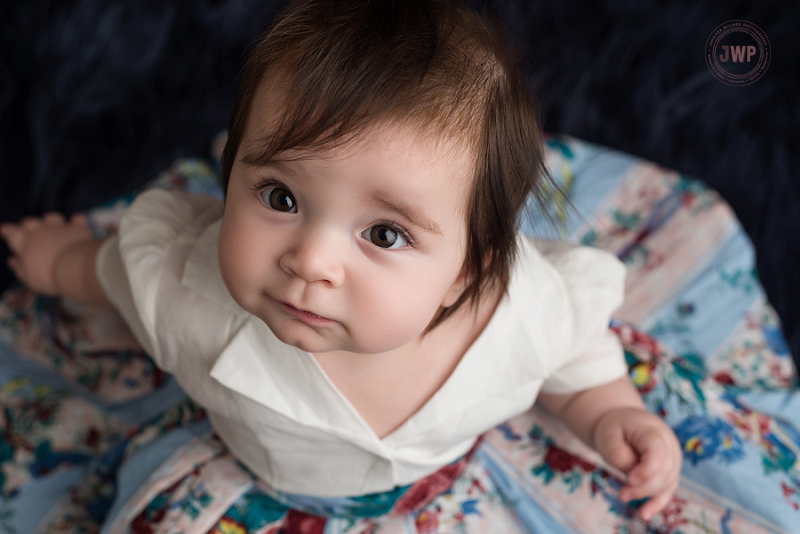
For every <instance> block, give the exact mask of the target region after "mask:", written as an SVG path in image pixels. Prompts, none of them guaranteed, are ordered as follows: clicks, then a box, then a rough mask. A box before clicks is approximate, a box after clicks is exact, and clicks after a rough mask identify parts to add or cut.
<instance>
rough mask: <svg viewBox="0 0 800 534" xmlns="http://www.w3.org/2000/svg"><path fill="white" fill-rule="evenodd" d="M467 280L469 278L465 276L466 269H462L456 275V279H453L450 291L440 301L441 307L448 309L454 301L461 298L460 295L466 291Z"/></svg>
mask: <svg viewBox="0 0 800 534" xmlns="http://www.w3.org/2000/svg"><path fill="white" fill-rule="evenodd" d="M469 279H470V277H469V276H468V275H467V269H466V267H462V269H461V273H460V274H459V275H458V278H456V279H455V281H454V282H453V285H452V286H450V289H449V290H448V291H447V293H446V294H445V296H444V298H443V299H442V307H443V308H449V307H450V306H452V305H453V304H455V303H456V301H457V300H458V299H459V298H460V297H461V294H462V293H463V292H464V290H465V289H467V286H469Z"/></svg>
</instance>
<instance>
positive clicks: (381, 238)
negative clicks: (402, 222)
mask: <svg viewBox="0 0 800 534" xmlns="http://www.w3.org/2000/svg"><path fill="white" fill-rule="evenodd" d="M361 237H363V238H364V239H366V240H367V241H370V242H372V244H374V245H377V246H379V247H381V248H386V249H393V248H400V247H402V246H405V245H407V244H408V240H407V239H406V237H405V236H403V234H402V232H401V231H400V230H399V229H396V228H392V227H391V226H389V225H387V224H376V225H375V226H370V227H369V228H367V229H366V230H364V232H363V233H362V234H361Z"/></svg>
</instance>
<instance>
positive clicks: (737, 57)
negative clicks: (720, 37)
mask: <svg viewBox="0 0 800 534" xmlns="http://www.w3.org/2000/svg"><path fill="white" fill-rule="evenodd" d="M720 48H722V50H724V51H725V52H724V53H723V54H722V55H721V56H719V60H720V61H722V62H723V63H725V62H727V61H728V60H729V59H733V62H734V63H738V62H740V61H744V60H745V59H744V52H745V48H746V49H747V62H748V63H750V58H752V57H753V55H755V53H756V47H755V46H728V45H722V46H721V47H720ZM728 49H730V51H731V56H730V57H728Z"/></svg>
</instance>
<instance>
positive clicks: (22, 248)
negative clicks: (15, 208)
mask: <svg viewBox="0 0 800 534" xmlns="http://www.w3.org/2000/svg"><path fill="white" fill-rule="evenodd" d="M0 236H2V237H3V239H5V240H6V243H8V248H9V249H11V253H12V256H11V257H10V258H8V266H9V267H10V268H11V270H12V271H13V272H14V275H15V276H16V277H17V278H18V279H19V281H20V282H22V283H23V284H25V285H26V286H27V287H28V288H30V289H32V290H33V291H36V292H38V293H43V294H45V295H57V294H58V291H57V288H56V284H55V278H54V266H55V264H56V262H57V261H58V257H59V254H61V252H63V251H64V250H66V249H67V248H69V247H71V246H72V245H74V244H75V243H78V242H80V241H86V240H90V239H92V232H91V230H90V229H89V225H88V223H87V221H86V217H84V216H83V215H74V216H73V217H72V218H71V219H70V220H69V222H67V221H65V220H64V217H62V216H61V215H60V214H58V213H48V214H46V215H45V216H44V217H42V218H38V217H28V218H25V219H22V220H21V221H20V222H19V223H18V224H12V223H4V224H0Z"/></svg>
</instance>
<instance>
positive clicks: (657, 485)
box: [593, 407, 682, 521]
mask: <svg viewBox="0 0 800 534" xmlns="http://www.w3.org/2000/svg"><path fill="white" fill-rule="evenodd" d="M593 437H594V440H593V441H594V445H595V448H596V449H597V451H598V452H599V453H600V454H602V455H603V458H605V459H606V461H608V462H609V463H610V464H611V465H613V466H614V467H617V468H618V469H620V470H621V471H623V472H624V473H625V474H627V475H628V482H627V484H625V485H624V486H623V487H622V489H621V490H620V498H621V499H622V500H624V501H632V500H637V499H643V498H645V497H649V500H648V501H647V502H646V503H645V504H643V505H642V507H641V508H640V509H639V517H641V518H642V519H644V520H645V521H647V520H649V519H650V518H651V517H653V515H655V514H656V513H658V512H659V511H660V510H661V509H662V508H664V506H666V505H667V503H668V502H669V501H670V499H671V498H672V494H673V493H674V492H675V489H676V488H677V487H678V480H679V478H680V471H681V458H682V453H681V447H680V445H679V444H678V440H677V438H676V437H675V434H674V433H673V432H672V430H671V429H670V428H669V427H668V426H667V425H666V424H665V423H664V422H663V421H662V420H661V419H659V418H658V417H656V416H655V415H653V414H651V413H649V412H647V411H645V410H642V409H639V408H628V407H624V408H614V409H612V410H610V411H609V412H607V413H605V414H604V415H603V416H602V417H601V418H600V420H598V421H597V424H596V426H595V429H594V436H593Z"/></svg>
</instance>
